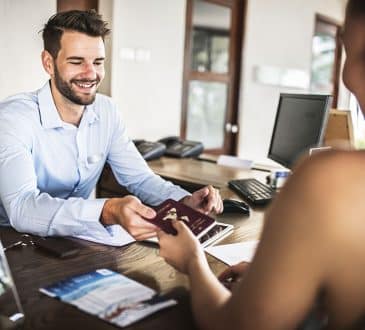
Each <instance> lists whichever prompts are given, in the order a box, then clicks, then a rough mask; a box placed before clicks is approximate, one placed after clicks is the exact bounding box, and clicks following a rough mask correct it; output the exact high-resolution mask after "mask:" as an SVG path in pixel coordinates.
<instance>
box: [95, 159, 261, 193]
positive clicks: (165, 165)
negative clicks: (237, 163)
mask: <svg viewBox="0 0 365 330" xmlns="http://www.w3.org/2000/svg"><path fill="white" fill-rule="evenodd" d="M148 165H149V166H150V167H151V169H152V170H153V171H154V172H155V173H156V174H158V175H160V176H162V177H163V178H165V179H167V180H170V181H172V182H174V183H176V184H179V185H180V186H182V187H184V188H185V189H187V190H188V191H195V190H196V189H198V188H201V187H203V186H206V185H208V184H211V185H213V186H215V187H217V188H225V187H227V182H228V181H229V180H232V179H243V178H249V177H252V176H253V175H254V176H255V177H256V178H259V179H261V180H262V181H263V182H265V181H264V179H265V176H266V175H267V174H268V173H267V172H262V171H250V170H240V169H236V168H232V167H227V166H221V165H217V164H215V163H211V162H207V161H200V160H196V159H191V158H183V159H176V158H168V157H161V158H159V159H157V160H152V161H149V162H148ZM96 193H97V197H112V196H114V197H115V196H120V195H123V194H125V193H126V191H125V190H124V189H123V188H122V187H121V186H120V185H119V184H118V182H117V181H116V180H115V178H114V175H113V173H112V171H111V169H110V167H109V166H108V165H107V166H105V168H104V171H103V173H102V175H101V177H100V180H99V182H98V185H97V190H96ZM237 198H238V197H237Z"/></svg>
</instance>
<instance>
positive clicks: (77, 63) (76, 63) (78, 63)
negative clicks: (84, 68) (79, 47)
mask: <svg viewBox="0 0 365 330" xmlns="http://www.w3.org/2000/svg"><path fill="white" fill-rule="evenodd" d="M69 63H70V64H75V65H80V64H81V62H79V61H77V62H75V61H73V62H69Z"/></svg>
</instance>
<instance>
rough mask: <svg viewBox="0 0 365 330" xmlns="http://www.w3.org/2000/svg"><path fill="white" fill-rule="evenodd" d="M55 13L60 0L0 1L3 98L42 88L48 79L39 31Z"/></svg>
mask: <svg viewBox="0 0 365 330" xmlns="http://www.w3.org/2000/svg"><path fill="white" fill-rule="evenodd" d="M55 12H56V0H32V1H29V0H0V42H1V51H0V63H1V72H0V100H2V99H3V98H5V97H7V96H9V95H12V94H15V93H19V92H23V91H32V90H35V89H38V88H40V87H41V86H42V85H43V84H44V83H45V81H46V80H47V77H48V76H47V74H46V73H45V72H44V70H43V67H42V64H41V57H40V54H41V51H42V49H43V46H42V35H41V34H40V33H38V31H40V30H41V29H42V28H43V24H44V23H46V22H47V20H48V18H49V17H50V16H51V15H52V14H54V13H55Z"/></svg>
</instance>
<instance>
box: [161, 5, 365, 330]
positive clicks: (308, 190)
mask: <svg viewBox="0 0 365 330" xmlns="http://www.w3.org/2000/svg"><path fill="white" fill-rule="evenodd" d="M343 40H344V45H345V49H346V55H347V56H346V63H345V66H344V72H343V78H344V82H345V84H346V85H347V87H348V88H349V89H350V91H351V92H352V93H354V94H355V96H356V97H357V99H358V101H359V103H360V106H361V109H362V112H363V113H364V114H365V56H364V54H365V2H364V0H350V1H349V3H348V6H347V12H346V23H345V29H344V35H343ZM364 182H365V152H364V151H363V150H361V151H335V150H334V151H329V152H323V153H318V154H316V155H314V156H312V158H311V159H308V160H305V161H304V162H302V163H301V164H299V165H298V166H297V168H296V169H295V170H294V173H293V175H292V176H291V178H290V179H289V180H288V182H287V184H286V185H285V186H284V188H283V190H282V191H281V192H280V194H279V195H278V196H277V198H276V200H274V202H273V204H272V205H271V207H270V209H269V210H268V212H267V213H266V215H265V222H264V223H265V224H264V229H263V233H262V236H261V240H260V244H259V246H258V248H257V252H256V255H255V257H254V259H253V261H252V263H251V264H250V265H249V266H247V265H243V264H241V265H239V266H236V267H234V268H232V269H231V270H229V271H228V272H226V273H225V274H223V276H222V278H223V279H224V278H226V279H227V276H229V277H231V278H233V277H237V275H240V276H241V280H240V282H238V283H236V287H235V288H234V289H233V290H232V292H229V291H228V290H226V289H225V288H224V287H223V286H222V285H221V284H220V283H219V281H218V280H217V278H215V276H214V275H213V273H212V272H211V271H210V269H209V265H208V263H207V261H206V259H205V257H204V253H203V251H202V249H201V248H200V246H199V243H198V241H197V240H196V238H195V237H194V236H193V235H192V234H191V233H190V232H189V231H188V230H187V228H186V226H185V225H184V224H183V223H182V222H175V223H174V226H175V228H176V230H177V232H178V234H177V236H171V235H168V234H166V233H163V232H159V234H158V235H159V243H160V249H161V250H160V254H161V255H162V256H163V257H164V258H165V259H166V261H167V262H169V263H170V264H171V265H173V266H174V267H176V268H177V269H178V270H180V271H182V272H184V273H186V274H187V275H188V276H189V280H190V287H191V295H192V306H193V312H194V316H195V319H196V320H197V323H198V324H199V328H201V329H209V330H215V329H232V330H234V329H256V330H259V329H265V330H268V329H280V330H281V329H297V328H298V326H299V325H300V324H302V321H303V320H304V321H306V324H307V325H308V322H309V321H314V323H315V327H311V329H322V328H326V329H355V328H356V329H364V324H365V323H364V320H365V318H364V316H365V312H364V311H365V281H364V275H363V274H364V273H365V246H364V241H365V221H364V215H365V203H364V196H365V185H364ZM316 304H318V305H319V307H321V308H320V310H319V313H318V309H316V310H315V311H316V312H317V313H310V312H311V310H312V308H313V307H316ZM317 307H318V306H317ZM308 316H312V317H308ZM313 316H314V317H313ZM309 323H310V322H309ZM312 325H313V323H312Z"/></svg>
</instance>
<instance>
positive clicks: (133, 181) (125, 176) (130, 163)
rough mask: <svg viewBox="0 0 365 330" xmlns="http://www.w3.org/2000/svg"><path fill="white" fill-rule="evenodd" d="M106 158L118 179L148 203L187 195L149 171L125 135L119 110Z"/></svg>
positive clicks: (153, 203)
mask: <svg viewBox="0 0 365 330" xmlns="http://www.w3.org/2000/svg"><path fill="white" fill-rule="evenodd" d="M107 161H108V163H109V164H110V165H111V168H112V170H113V173H114V175H115V177H116V179H117V180H118V182H119V183H120V184H121V185H123V186H124V187H126V188H127V189H128V191H130V192H131V193H132V194H134V195H136V196H137V197H138V198H140V199H141V200H142V201H143V202H144V203H147V204H149V205H157V204H160V203H161V202H163V201H165V200H166V199H168V198H171V199H174V200H180V199H182V198H183V197H185V196H187V195H189V194H190V193H189V192H187V191H186V190H184V189H182V188H181V187H179V186H176V185H174V184H172V183H171V182H169V181H166V180H164V179H162V178H161V177H160V176H158V175H156V174H154V173H153V172H152V170H151V169H150V168H149V167H148V165H147V163H146V161H145V160H144V159H143V158H142V157H141V155H140V154H139V152H138V151H137V149H136V147H135V145H134V143H133V142H132V141H131V140H130V139H129V138H128V135H127V133H126V129H125V126H124V124H123V121H122V119H121V116H120V114H118V112H116V115H115V126H114V133H113V136H112V143H111V147H110V151H109V154H108V159H107Z"/></svg>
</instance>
